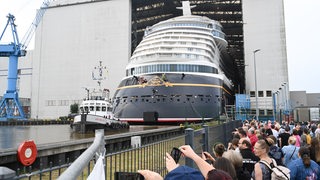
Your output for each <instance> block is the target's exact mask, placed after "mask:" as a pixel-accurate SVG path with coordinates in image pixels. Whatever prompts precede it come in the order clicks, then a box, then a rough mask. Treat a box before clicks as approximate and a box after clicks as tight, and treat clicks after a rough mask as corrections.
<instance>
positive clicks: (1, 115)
mask: <svg viewBox="0 0 320 180" xmlns="http://www.w3.org/2000/svg"><path fill="white" fill-rule="evenodd" d="M49 3H50V0H44V2H43V3H42V6H41V8H40V10H38V12H37V14H36V17H35V19H34V21H33V22H32V24H31V26H30V28H29V30H28V31H27V33H26V35H25V36H24V38H23V39H22V43H20V42H19V37H18V33H17V29H16V25H15V23H14V21H15V17H14V16H13V15H12V14H8V16H7V18H8V21H7V24H6V26H5V28H4V30H3V32H2V33H1V36H0V41H1V39H2V37H3V34H4V33H5V31H6V30H7V27H8V26H9V25H10V26H11V31H12V36H13V42H11V43H9V44H0V57H9V65H8V66H9V67H8V88H7V91H6V93H5V94H4V95H3V99H2V100H1V101H0V121H1V120H8V119H9V118H13V119H20V120H25V119H26V118H25V113H24V111H23V108H22V106H21V104H20V102H19V96H18V91H17V79H18V58H19V57H20V56H25V55H26V48H27V46H28V44H29V42H30V40H31V38H32V36H33V34H34V32H35V30H36V28H37V26H38V24H39V23H40V21H41V19H42V17H43V15H44V13H45V11H46V9H47V7H48V6H49Z"/></svg>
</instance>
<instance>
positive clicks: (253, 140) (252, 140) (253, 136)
mask: <svg viewBox="0 0 320 180" xmlns="http://www.w3.org/2000/svg"><path fill="white" fill-rule="evenodd" d="M248 137H249V138H250V143H251V145H252V147H253V146H254V144H256V142H257V141H258V137H257V136H256V134H255V130H249V131H248Z"/></svg>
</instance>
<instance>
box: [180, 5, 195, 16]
mask: <svg viewBox="0 0 320 180" xmlns="http://www.w3.org/2000/svg"><path fill="white" fill-rule="evenodd" d="M194 7H196V6H195V5H194V6H190V2H189V1H182V7H177V9H182V12H183V15H184V16H191V15H192V14H191V9H192V8H194Z"/></svg>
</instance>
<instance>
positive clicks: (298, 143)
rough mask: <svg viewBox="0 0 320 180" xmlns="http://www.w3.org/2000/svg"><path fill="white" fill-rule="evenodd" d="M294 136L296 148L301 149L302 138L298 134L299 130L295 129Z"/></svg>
mask: <svg viewBox="0 0 320 180" xmlns="http://www.w3.org/2000/svg"><path fill="white" fill-rule="evenodd" d="M292 135H293V136H294V137H295V138H296V144H295V146H297V147H300V145H301V138H300V136H299V134H298V130H297V129H293V130H292Z"/></svg>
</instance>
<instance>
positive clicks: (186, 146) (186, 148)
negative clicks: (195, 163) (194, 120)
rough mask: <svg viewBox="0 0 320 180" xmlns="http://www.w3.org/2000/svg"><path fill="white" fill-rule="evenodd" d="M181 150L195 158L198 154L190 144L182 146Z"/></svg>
mask: <svg viewBox="0 0 320 180" xmlns="http://www.w3.org/2000/svg"><path fill="white" fill-rule="evenodd" d="M179 149H180V151H181V152H182V153H183V155H184V156H186V157H188V158H191V159H194V158H195V157H197V156H198V155H197V154H196V153H195V152H194V151H193V149H192V148H191V146H190V145H183V146H181V147H180V148H179Z"/></svg>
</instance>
